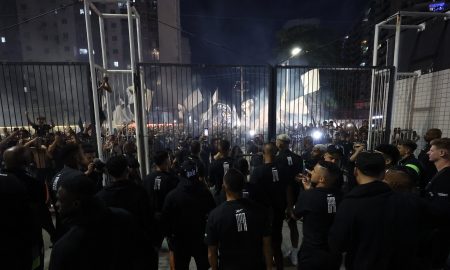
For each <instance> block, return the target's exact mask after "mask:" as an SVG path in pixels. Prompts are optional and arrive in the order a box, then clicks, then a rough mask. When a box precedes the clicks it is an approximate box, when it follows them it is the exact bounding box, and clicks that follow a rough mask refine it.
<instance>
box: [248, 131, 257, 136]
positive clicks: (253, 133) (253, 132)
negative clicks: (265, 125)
mask: <svg viewBox="0 0 450 270" xmlns="http://www.w3.org/2000/svg"><path fill="white" fill-rule="evenodd" d="M248 134H250V136H252V137H253V136H255V134H256V131H254V130H250V131H249V132H248Z"/></svg>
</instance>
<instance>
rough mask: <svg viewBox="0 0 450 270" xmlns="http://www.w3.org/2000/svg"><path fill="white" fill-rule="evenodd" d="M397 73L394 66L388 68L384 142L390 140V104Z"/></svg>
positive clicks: (392, 100)
mask: <svg viewBox="0 0 450 270" xmlns="http://www.w3.org/2000/svg"><path fill="white" fill-rule="evenodd" d="M396 77H397V73H396V70H395V67H391V68H390V69H389V92H388V96H387V99H388V100H387V108H386V115H385V116H384V117H386V127H385V135H384V136H385V138H384V140H383V141H384V143H390V142H391V124H392V106H393V103H394V91H395V83H396V80H397V78H396Z"/></svg>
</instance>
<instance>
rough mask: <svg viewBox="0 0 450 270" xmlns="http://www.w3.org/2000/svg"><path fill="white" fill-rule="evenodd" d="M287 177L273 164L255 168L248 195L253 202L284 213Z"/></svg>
mask: <svg viewBox="0 0 450 270" xmlns="http://www.w3.org/2000/svg"><path fill="white" fill-rule="evenodd" d="M287 185H288V181H287V177H286V176H285V175H284V173H283V172H282V171H281V170H279V169H278V167H277V166H276V165H275V164H273V163H266V164H263V165H261V166H259V167H256V168H255V169H254V170H253V172H252V174H251V176H250V184H249V193H250V194H249V195H250V198H251V199H253V200H254V201H256V202H258V203H260V204H262V205H264V206H266V207H272V208H274V210H278V211H284V210H285V208H286V190H287Z"/></svg>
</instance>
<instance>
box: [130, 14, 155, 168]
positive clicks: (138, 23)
mask: <svg viewBox="0 0 450 270" xmlns="http://www.w3.org/2000/svg"><path fill="white" fill-rule="evenodd" d="M134 12H135V14H136V34H137V45H138V60H139V63H142V62H144V57H143V55H142V29H141V17H140V16H139V13H138V12H137V11H136V9H134ZM139 78H140V84H141V106H142V122H144V126H143V131H142V133H143V136H144V158H145V167H146V172H147V173H150V170H151V167H150V166H151V164H150V149H149V145H148V128H147V123H148V121H147V106H146V105H147V102H146V99H145V97H146V94H147V93H146V92H144V91H147V89H146V87H145V80H144V74H143V72H142V71H141V70H139ZM148 98H149V97H147V99H148Z"/></svg>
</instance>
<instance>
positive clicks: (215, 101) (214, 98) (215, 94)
mask: <svg viewBox="0 0 450 270" xmlns="http://www.w3.org/2000/svg"><path fill="white" fill-rule="evenodd" d="M218 101H219V89H216V90H215V91H214V94H213V97H212V105H214V104H216V103H217V102H218Z"/></svg>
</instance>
